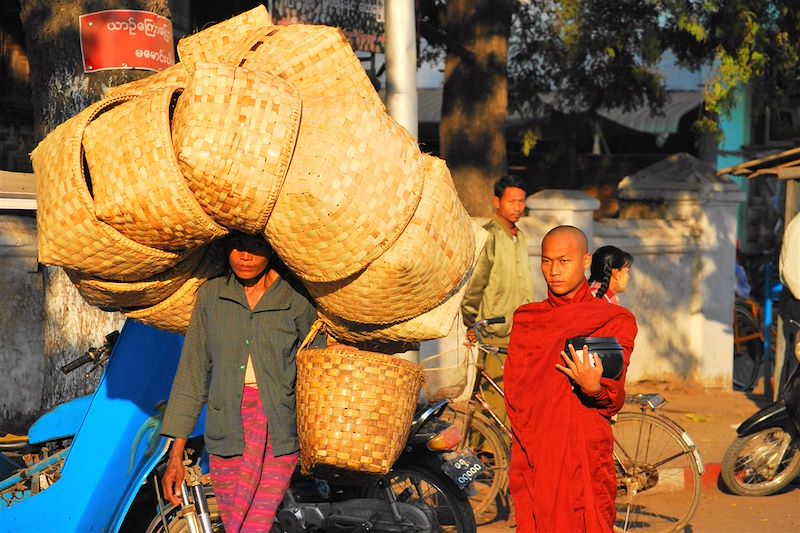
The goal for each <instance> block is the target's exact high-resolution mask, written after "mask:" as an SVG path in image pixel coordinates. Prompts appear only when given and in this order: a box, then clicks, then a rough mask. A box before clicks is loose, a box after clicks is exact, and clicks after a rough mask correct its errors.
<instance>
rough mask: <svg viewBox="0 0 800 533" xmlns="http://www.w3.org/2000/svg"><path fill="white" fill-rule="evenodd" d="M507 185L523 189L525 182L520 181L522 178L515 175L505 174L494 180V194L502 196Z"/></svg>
mask: <svg viewBox="0 0 800 533" xmlns="http://www.w3.org/2000/svg"><path fill="white" fill-rule="evenodd" d="M509 187H515V188H517V189H522V190H523V191H524V190H525V183H524V182H523V181H522V178H519V177H517V176H512V175H511V174H507V175H505V176H503V177H502V178H500V179H499V180H497V182H495V184H494V195H495V196H497V197H498V198H502V197H503V193H504V192H505V191H506V189H508V188H509Z"/></svg>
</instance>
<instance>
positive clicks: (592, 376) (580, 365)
mask: <svg viewBox="0 0 800 533" xmlns="http://www.w3.org/2000/svg"><path fill="white" fill-rule="evenodd" d="M569 351H570V354H571V355H572V357H570V356H569V355H567V353H566V352H565V351H563V350H562V351H561V359H563V360H564V365H565V366H562V365H558V364H557V365H556V368H557V369H558V370H560V371H561V372H563V373H564V374H565V375H566V376H567V377H568V378H570V379H571V380H572V381H573V382H574V383H575V385H577V386H579V387H580V388H581V391H583V393H584V394H589V395H594V394H597V393H598V392H600V391H601V390H602V387H601V385H600V378H601V377H603V362H602V361H601V360H600V358H599V357H597V356H596V355H595V354H593V353H592V354H590V353H589V347H588V346H586V345H584V346H583V350H582V351H581V353H580V354H579V353H577V352H576V351H575V347H574V346H572V345H571V344H570V345H569Z"/></svg>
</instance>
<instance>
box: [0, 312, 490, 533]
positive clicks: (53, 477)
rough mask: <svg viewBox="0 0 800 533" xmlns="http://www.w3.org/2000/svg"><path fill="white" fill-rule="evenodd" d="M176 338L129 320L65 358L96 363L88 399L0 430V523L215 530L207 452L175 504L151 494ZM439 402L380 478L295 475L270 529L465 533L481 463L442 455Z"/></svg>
mask: <svg viewBox="0 0 800 533" xmlns="http://www.w3.org/2000/svg"><path fill="white" fill-rule="evenodd" d="M182 342H183V338H182V337H180V336H177V335H173V334H170V333H165V332H162V331H159V330H156V329H154V328H151V327H149V326H145V325H142V324H139V323H137V322H134V321H131V320H129V321H127V322H126V323H125V325H124V327H123V328H122V333H121V334H120V335H119V337H118V339H117V337H116V336H115V335H111V336H109V338H107V342H106V345H105V346H104V347H103V348H100V349H92V350H90V351H89V352H87V353H86V354H85V355H84V356H82V357H81V358H79V359H77V360H76V361H73V362H71V363H69V364H68V365H65V367H64V368H63V370H64V371H73V370H75V369H77V368H79V367H81V366H82V365H84V364H88V363H94V365H95V367H100V368H103V367H104V370H105V371H104V374H103V376H102V378H101V380H100V383H99V385H98V387H97V389H96V390H95V392H94V393H93V394H92V395H89V396H86V397H82V398H77V399H75V400H71V401H69V402H66V403H64V404H62V405H60V406H58V407H56V408H54V409H53V410H52V411H50V412H48V413H46V414H45V415H43V416H42V417H40V418H39V419H38V420H37V421H36V422H35V423H34V424H33V426H31V428H30V430H29V432H28V435H27V436H25V437H17V436H6V437H5V438H3V437H0V452H2V453H0V531H34V530H42V529H45V530H52V531H120V530H123V531H126V530H130V531H134V530H135V531H142V530H143V529H144V527H145V526H147V525H148V524H149V526H148V529H147V531H153V532H155V531H165V532H166V531H169V532H175V531H190V532H192V533H195V532H200V531H203V532H205V533H210V532H211V531H222V527H221V523H220V520H219V513H218V510H217V506H216V500H215V498H214V494H213V488H212V487H211V483H210V478H209V475H208V473H207V456H206V455H205V454H203V453H197V454H195V455H196V457H197V459H191V458H188V457H187V463H188V464H187V466H188V468H187V474H186V478H185V480H184V490H182V498H183V505H181V506H179V507H178V508H175V507H172V506H167V505H166V504H165V502H164V501H163V499H162V498H161V494H160V493H159V487H160V481H159V477H160V473H161V472H163V468H164V466H165V464H166V454H167V451H168V449H169V441H168V439H165V438H164V437H161V436H160V435H159V429H160V422H161V417H162V416H163V407H164V405H165V402H166V400H167V399H168V397H169V391H170V387H171V383H172V378H173V376H174V374H175V370H176V369H177V363H178V360H179V357H180V349H181V347H182ZM143 354H146V355H143ZM445 406H446V403H445V402H439V403H437V404H432V405H425V406H422V407H421V408H420V409H419V410H418V412H417V413H416V415H415V418H414V422H413V424H412V426H411V430H410V432H409V437H408V441H407V444H406V448H405V450H404V451H403V453H402V454H401V457H400V459H399V460H398V461H397V464H395V465H394V468H393V469H392V471H391V472H390V473H389V474H388V475H386V476H366V475H358V474H348V473H343V472H329V473H318V474H316V475H314V476H301V475H300V474H299V473H297V474H296V475H295V477H294V479H293V481H292V483H291V486H290V489H289V491H288V492H287V495H286V498H285V500H284V502H283V504H282V506H281V508H280V509H279V512H278V516H277V517H276V522H275V526H274V528H273V531H274V532H279V533H295V532H303V531H333V532H342V533H344V532H349V531H352V532H355V531H386V532H389V531H391V532H405V531H407V532H420V533H424V532H429V531H430V532H432V531H457V532H459V533H473V532H474V531H475V520H474V516H473V514H472V510H471V508H470V507H469V502H468V500H467V496H466V495H467V493H468V492H469V491H470V490H471V481H472V479H474V478H475V477H476V476H477V475H479V473H480V471H481V470H482V468H483V465H482V464H481V463H480V462H479V461H478V460H477V458H475V456H474V455H472V454H471V453H469V452H468V453H466V454H463V455H457V454H456V453H455V452H452V451H450V450H454V449H455V448H456V447H457V444H458V438H459V435H458V432H457V431H455V430H454V429H453V428H452V427H451V426H450V425H449V424H447V423H445V422H443V421H442V420H440V419H439V415H440V414H441V412H442V411H443V409H444V408H445ZM203 426H204V413H201V417H200V420H199V421H198V424H197V426H196V427H195V429H194V430H193V432H192V435H191V436H190V445H189V447H188V448H193V449H196V450H201V452H202V428H203ZM190 461H191V462H190ZM154 508H155V513H154ZM154 514H155V517H154V518H153V515H154Z"/></svg>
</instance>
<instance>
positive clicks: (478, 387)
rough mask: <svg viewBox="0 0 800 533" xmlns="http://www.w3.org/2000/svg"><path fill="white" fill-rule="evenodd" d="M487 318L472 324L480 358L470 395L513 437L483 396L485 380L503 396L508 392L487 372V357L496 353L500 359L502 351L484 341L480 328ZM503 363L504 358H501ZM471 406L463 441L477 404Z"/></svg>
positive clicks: (506, 433) (467, 413) (507, 434)
mask: <svg viewBox="0 0 800 533" xmlns="http://www.w3.org/2000/svg"><path fill="white" fill-rule="evenodd" d="M484 322H485V320H481V321H479V322H476V323H475V325H474V326H472V329H473V331H475V336H476V338H477V342H476V343H475V347H476V348H477V349H478V354H479V355H478V358H477V361H475V367H476V368H477V370H478V372H477V373H476V379H475V383H474V384H473V386H472V393H471V395H470V399H474V400H476V401H477V403H478V405H480V407H481V410H482V411H483V412H484V413H486V414H488V416H489V417H490V418H491V419H492V420H494V421H495V423H497V425H498V426H499V427H501V428H502V429H503V432H504V433H505V435H506V436H507V437H508V438H509V439H511V428H509V427H508V425H506V423H505V422H503V420H502V419H500V417H499V416H497V413H495V412H494V410H492V407H491V406H490V405H489V402H487V401H486V398H484V396H483V389H482V384H483V383H484V382H485V383H487V384H488V385H489V386H490V387H491V388H492V390H494V391H495V392H497V394H499V395H500V397H501V398H505V397H506V394H505V391H503V389H502V387H500V385H498V384H497V382H496V381H495V380H494V379H492V377H491V376H490V375H489V374H487V373H486V358H487V357H488V356H489V355H494V356H495V357H497V358H498V359H500V356H499V354H500V353H501V350H502V348H500V347H499V346H492V345H491V344H487V343H485V342H483V338H482V336H481V333H480V330H479V328H480V327H481V324H483V323H484ZM500 362H501V363H502V359H500ZM468 404H469V408H468V409H467V412H466V420H465V422H464V427H463V429H462V435H461V440H462V442H466V436H467V432H468V430H469V428H470V426H471V424H472V418H473V415H474V413H475V405H474V403H473V402H468Z"/></svg>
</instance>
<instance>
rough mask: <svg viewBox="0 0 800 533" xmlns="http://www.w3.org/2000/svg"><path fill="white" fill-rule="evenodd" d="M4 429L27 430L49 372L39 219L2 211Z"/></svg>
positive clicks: (0, 421) (0, 397)
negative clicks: (38, 249)
mask: <svg viewBox="0 0 800 533" xmlns="http://www.w3.org/2000/svg"><path fill="white" fill-rule="evenodd" d="M0 302H2V305H0V339H3V342H2V343H0V431H22V430H24V429H25V428H27V426H28V424H29V423H30V422H31V421H32V418H33V417H34V416H35V414H36V413H38V410H39V406H40V405H41V401H42V381H43V376H44V355H43V354H44V333H43V331H44V305H43V303H44V296H43V291H42V275H41V273H40V272H39V270H38V264H37V262H36V221H35V219H34V218H33V217H32V216H26V215H7V214H4V215H0Z"/></svg>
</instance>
